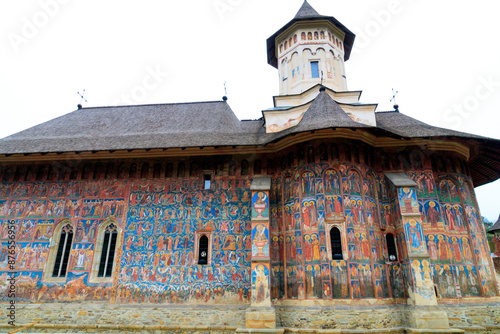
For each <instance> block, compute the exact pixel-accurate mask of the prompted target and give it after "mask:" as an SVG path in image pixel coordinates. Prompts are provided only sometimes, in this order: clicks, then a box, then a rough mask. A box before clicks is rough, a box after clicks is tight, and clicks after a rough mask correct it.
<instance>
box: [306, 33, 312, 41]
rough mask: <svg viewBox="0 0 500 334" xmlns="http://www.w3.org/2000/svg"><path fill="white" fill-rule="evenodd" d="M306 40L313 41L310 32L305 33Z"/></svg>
mask: <svg viewBox="0 0 500 334" xmlns="http://www.w3.org/2000/svg"><path fill="white" fill-rule="evenodd" d="M307 39H308V40H310V41H311V40H312V39H313V35H312V33H311V32H308V33H307Z"/></svg>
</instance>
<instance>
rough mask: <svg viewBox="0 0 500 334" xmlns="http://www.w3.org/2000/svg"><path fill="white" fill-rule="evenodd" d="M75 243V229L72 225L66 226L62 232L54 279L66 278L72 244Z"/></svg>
mask: <svg viewBox="0 0 500 334" xmlns="http://www.w3.org/2000/svg"><path fill="white" fill-rule="evenodd" d="M72 243H73V227H72V226H71V225H70V224H67V225H66V226H64V227H63V228H62V230H61V236H60V238H59V245H58V247H57V254H56V259H55V263H54V270H53V271H52V277H65V276H66V272H67V269H68V261H69V254H70V251H71V244H72Z"/></svg>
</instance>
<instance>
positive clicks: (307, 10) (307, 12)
mask: <svg viewBox="0 0 500 334" xmlns="http://www.w3.org/2000/svg"><path fill="white" fill-rule="evenodd" d="M313 17H321V15H319V13H318V12H317V11H316V9H314V8H313V7H312V6H311V5H310V4H309V2H307V0H306V1H304V3H303V4H302V7H300V9H299V11H298V12H297V15H295V18H296V19H305V18H308V19H310V18H313Z"/></svg>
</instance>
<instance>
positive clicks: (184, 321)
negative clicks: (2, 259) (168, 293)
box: [0, 301, 500, 334]
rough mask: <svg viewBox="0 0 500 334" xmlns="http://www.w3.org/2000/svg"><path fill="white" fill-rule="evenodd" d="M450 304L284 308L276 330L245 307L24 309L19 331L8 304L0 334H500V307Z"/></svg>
mask: <svg viewBox="0 0 500 334" xmlns="http://www.w3.org/2000/svg"><path fill="white" fill-rule="evenodd" d="M446 302H447V303H445V304H441V305H440V306H438V307H434V308H428V307H415V306H407V305H373V306H360V305H348V306H341V305H336V306H324V305H321V306H317V305H316V306H315V305H310V306H290V305H280V306H276V307H275V312H276V329H272V328H268V329H256V328H254V329H252V328H248V326H247V321H248V320H249V319H248V316H249V315H252V314H253V315H255V314H256V313H255V312H254V311H255V310H253V309H251V308H248V306H241V305H227V306H218V307H202V306H197V307H179V306H153V305H143V306H138V305H133V306H123V305H121V306H114V305H98V304H80V305H76V304H49V305H47V304H26V305H22V304H18V305H16V307H17V309H16V325H17V326H18V327H12V326H9V325H8V324H7V321H8V318H7V317H6V310H5V306H6V304H3V305H1V308H0V318H1V319H4V321H1V322H0V332H1V333H8V332H10V331H12V330H15V329H19V328H21V327H24V326H26V325H29V324H32V323H35V325H34V326H32V327H30V328H26V329H23V330H22V331H21V333H64V332H66V333H67V332H70V333H189V334H208V333H211V334H212V333H214V334H217V333H221V334H227V333H250V332H251V333H322V334H330V333H331V334H337V333H346V334H347V333H349V334H351V333H352V334H354V333H359V334H361V333H378V334H382V333H401V334H403V333H474V334H476V333H477V334H500V303H498V302H496V301H495V302H494V303H491V304H473V303H469V304H461V305H457V304H453V303H452V301H446ZM260 313H262V310H260ZM260 313H259V314H260ZM446 316H447V317H448V321H449V328H446V327H447V326H446V324H445V321H444V319H445V318H446ZM250 318H252V317H250ZM254 318H255V317H254ZM250 320H253V318H252V319H250ZM257 320H258V319H257ZM419 321H420V323H419ZM429 324H430V325H431V326H434V329H433V330H428V329H425V327H426V326H427V325H429ZM416 327H419V328H416ZM439 327H441V328H439Z"/></svg>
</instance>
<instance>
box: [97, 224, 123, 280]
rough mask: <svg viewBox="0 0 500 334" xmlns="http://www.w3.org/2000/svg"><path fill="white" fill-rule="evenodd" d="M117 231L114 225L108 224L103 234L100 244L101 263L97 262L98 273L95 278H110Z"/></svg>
mask: <svg viewBox="0 0 500 334" xmlns="http://www.w3.org/2000/svg"><path fill="white" fill-rule="evenodd" d="M117 238H118V231H117V227H116V225H115V224H109V225H108V227H107V228H106V232H104V241H103V244H102V252H101V261H99V273H98V274H97V277H111V274H112V273H113V263H114V259H115V250H116V240H117Z"/></svg>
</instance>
